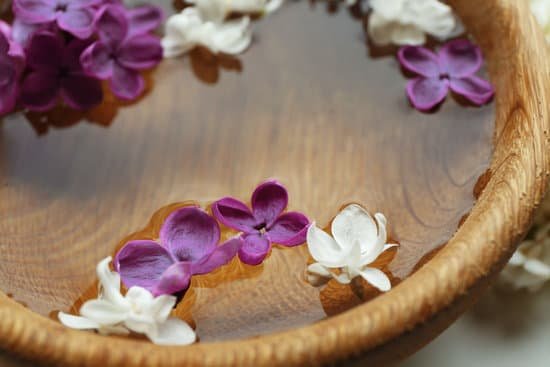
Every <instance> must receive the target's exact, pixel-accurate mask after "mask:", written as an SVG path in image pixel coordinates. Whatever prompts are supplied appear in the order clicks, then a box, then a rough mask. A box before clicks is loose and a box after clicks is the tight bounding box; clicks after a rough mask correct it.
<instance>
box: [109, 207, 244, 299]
mask: <svg viewBox="0 0 550 367" xmlns="http://www.w3.org/2000/svg"><path fill="white" fill-rule="evenodd" d="M159 237H160V238H159V242H156V241H152V240H138V241H130V242H128V243H127V244H126V245H125V246H124V247H123V248H122V249H121V250H120V251H119V252H118V253H117V255H116V257H115V261H114V265H115V270H116V271H117V272H119V273H120V276H121V278H122V282H123V283H124V285H125V286H126V287H128V288H130V287H132V286H140V287H143V288H145V289H147V290H149V291H150V292H151V293H153V294H154V295H156V296H158V295H162V294H174V293H177V292H180V291H183V290H186V289H187V288H188V287H189V282H190V280H191V276H193V275H194V274H206V273H209V272H211V271H213V270H214V269H217V268H218V267H220V266H222V265H225V264H227V263H228V262H229V261H231V259H233V258H234V257H235V255H236V254H237V251H238V250H239V247H241V245H242V240H241V239H240V238H233V239H230V240H228V241H227V242H225V243H223V244H222V245H219V246H218V242H219V240H220V227H219V225H218V223H217V222H216V221H215V220H214V218H212V217H211V216H210V215H208V214H207V213H205V212H204V211H202V210H201V209H199V208H196V207H185V208H182V209H179V210H176V211H174V212H173V213H172V214H170V215H169V216H168V218H166V221H165V222H164V224H163V225H162V228H161V230H160V236H159Z"/></svg>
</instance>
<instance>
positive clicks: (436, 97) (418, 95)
mask: <svg viewBox="0 0 550 367" xmlns="http://www.w3.org/2000/svg"><path fill="white" fill-rule="evenodd" d="M448 91H449V81H448V80H447V79H439V78H424V77H418V78H415V79H411V80H409V82H408V83H407V95H408V97H409V100H410V101H411V104H412V105H413V106H414V107H415V108H416V109H417V110H420V111H428V110H430V109H432V108H433V107H435V106H436V105H437V104H439V103H440V102H441V101H443V99H445V97H446V96H447V93H448Z"/></svg>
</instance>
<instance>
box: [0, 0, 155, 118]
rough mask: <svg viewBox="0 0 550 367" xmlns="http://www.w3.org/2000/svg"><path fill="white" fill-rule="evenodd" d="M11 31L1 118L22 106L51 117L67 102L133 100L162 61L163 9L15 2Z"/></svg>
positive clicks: (5, 33)
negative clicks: (106, 89)
mask: <svg viewBox="0 0 550 367" xmlns="http://www.w3.org/2000/svg"><path fill="white" fill-rule="evenodd" d="M13 13H14V20H13V23H12V25H11V26H10V25H8V24H6V23H5V22H1V21H0V63H1V69H0V70H1V71H0V114H5V113H9V112H11V111H13V109H14V108H16V107H17V106H18V105H20V106H22V107H24V108H27V109H29V110H31V111H46V110H49V109H51V108H52V107H54V106H55V105H56V104H57V103H58V102H59V101H60V100H61V101H63V103H65V104H66V105H68V106H69V107H71V108H74V109H79V110H86V109H90V108H92V107H94V106H96V105H98V104H100V103H101V101H102V100H103V88H102V80H108V81H109V85H110V88H111V90H112V92H113V94H114V95H115V96H116V97H118V98H120V99H123V100H127V101H129V100H133V99H135V98H137V97H139V96H140V94H141V93H142V92H143V90H144V84H145V83H144V79H143V77H142V76H141V71H143V70H147V69H151V68H153V67H155V66H156V65H157V64H158V63H159V62H160V61H161V59H162V47H161V44H160V38H159V37H156V36H154V35H153V34H152V32H153V31H154V30H155V29H156V28H158V27H159V26H160V24H161V23H162V21H163V18H164V15H163V12H162V10H161V9H160V8H159V7H157V6H151V5H147V6H141V7H137V8H132V9H128V8H126V7H125V6H124V5H123V3H122V1H121V0H14V1H13Z"/></svg>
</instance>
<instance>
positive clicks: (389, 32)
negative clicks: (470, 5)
mask: <svg viewBox="0 0 550 367" xmlns="http://www.w3.org/2000/svg"><path fill="white" fill-rule="evenodd" d="M369 6H370V8H371V13H370V16H369V22H368V27H367V32H368V35H369V37H370V39H371V40H372V41H373V42H374V43H375V44H377V45H388V44H396V45H421V44H424V43H425V42H426V35H430V36H433V37H436V38H438V39H441V40H445V39H448V38H451V37H453V36H456V35H458V34H459V33H461V32H462V25H461V23H460V21H459V20H458V18H457V17H456V16H455V14H454V13H453V11H452V9H451V7H449V6H448V5H446V4H443V3H442V2H440V1H437V0H371V1H370V2H369Z"/></svg>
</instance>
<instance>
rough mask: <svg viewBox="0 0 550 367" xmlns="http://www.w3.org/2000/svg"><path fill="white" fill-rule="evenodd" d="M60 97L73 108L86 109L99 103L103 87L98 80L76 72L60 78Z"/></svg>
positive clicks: (101, 98)
mask: <svg viewBox="0 0 550 367" xmlns="http://www.w3.org/2000/svg"><path fill="white" fill-rule="evenodd" d="M61 97H62V98H63V100H64V101H65V103H66V104H67V105H68V106H69V107H71V108H73V109H75V110H88V109H90V108H92V107H95V106H97V105H99V104H100V103H101V101H102V100H103V89H102V88H101V83H100V82H99V80H97V79H95V78H92V77H90V76H87V75H84V74H80V73H76V74H71V75H69V76H67V77H65V78H63V79H62V80H61Z"/></svg>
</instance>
